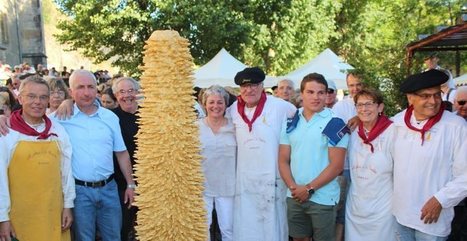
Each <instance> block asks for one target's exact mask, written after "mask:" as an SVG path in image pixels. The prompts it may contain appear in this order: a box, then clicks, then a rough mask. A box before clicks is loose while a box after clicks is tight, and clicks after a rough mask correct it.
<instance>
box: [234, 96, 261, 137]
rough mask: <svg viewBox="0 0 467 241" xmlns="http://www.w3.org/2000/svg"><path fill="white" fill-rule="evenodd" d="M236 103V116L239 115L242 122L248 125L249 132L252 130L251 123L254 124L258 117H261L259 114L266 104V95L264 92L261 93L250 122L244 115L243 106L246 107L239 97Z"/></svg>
mask: <svg viewBox="0 0 467 241" xmlns="http://www.w3.org/2000/svg"><path fill="white" fill-rule="evenodd" d="M237 101H238V103H237V111H238V114H240V116H241V117H242V119H243V121H245V123H246V124H247V125H248V129H249V131H250V132H251V129H252V128H253V122H255V120H256V119H257V118H258V116H259V115H261V112H263V108H264V103H266V93H265V92H264V91H263V93H261V98H260V99H259V103H258V105H257V106H256V110H255V113H254V114H253V118H252V119H251V121H250V120H249V119H248V117H247V116H246V114H245V105H246V103H245V101H244V100H243V99H242V97H241V96H238V97H237Z"/></svg>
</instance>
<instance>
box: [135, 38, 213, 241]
mask: <svg viewBox="0 0 467 241" xmlns="http://www.w3.org/2000/svg"><path fill="white" fill-rule="evenodd" d="M192 61H193V59H192V57H191V55H190V52H189V43H188V41H187V40H186V39H184V38H182V37H180V35H179V34H178V33H177V32H176V31H171V30H165V31H155V32H153V33H152V34H151V37H150V38H149V39H148V40H147V41H146V45H145V46H144V58H143V66H141V70H143V75H142V77H141V87H142V89H143V92H144V96H145V99H144V102H143V103H142V104H141V107H142V108H141V109H140V113H139V114H138V115H139V117H140V119H139V125H140V130H139V132H138V134H137V135H136V137H137V145H138V150H137V151H136V154H135V157H136V159H137V164H136V166H135V170H136V171H135V176H136V180H137V182H138V188H137V189H136V192H137V194H138V196H137V197H136V202H135V205H136V206H138V207H139V211H138V217H137V226H136V231H137V236H138V239H139V240H141V241H149V240H167V241H173V240H199V241H205V240H207V236H206V235H207V233H206V230H207V228H206V211H205V208H204V202H203V199H202V191H203V180H204V179H203V176H202V170H201V156H200V155H199V153H200V148H199V147H200V142H199V139H198V136H199V135H198V127H197V125H196V123H195V121H196V115H195V112H194V109H193V106H194V103H195V102H194V99H193V97H192V93H193V89H192V87H193V63H192Z"/></svg>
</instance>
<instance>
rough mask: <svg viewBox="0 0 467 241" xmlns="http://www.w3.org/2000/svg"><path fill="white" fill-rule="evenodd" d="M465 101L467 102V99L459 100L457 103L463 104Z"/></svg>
mask: <svg viewBox="0 0 467 241" xmlns="http://www.w3.org/2000/svg"><path fill="white" fill-rule="evenodd" d="M465 102H467V100H458V101H457V104H459V105H460V106H463V105H465Z"/></svg>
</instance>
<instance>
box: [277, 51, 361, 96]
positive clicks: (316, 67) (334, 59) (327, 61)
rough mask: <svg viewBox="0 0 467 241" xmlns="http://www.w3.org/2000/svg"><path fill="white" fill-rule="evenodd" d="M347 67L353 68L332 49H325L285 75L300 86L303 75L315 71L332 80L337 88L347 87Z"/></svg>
mask: <svg viewBox="0 0 467 241" xmlns="http://www.w3.org/2000/svg"><path fill="white" fill-rule="evenodd" d="M349 69H353V67H352V66H351V65H349V64H347V63H345V62H344V61H342V60H341V59H340V58H339V56H337V55H336V54H335V53H334V52H332V50H330V49H325V50H324V51H323V52H321V53H320V54H319V55H318V56H316V57H315V58H314V59H312V60H311V61H310V62H308V63H306V64H304V65H303V66H301V67H300V68H299V69H297V70H295V71H292V72H290V73H289V74H287V75H286V76H285V77H286V78H288V79H290V80H292V81H293V82H294V83H295V86H296V87H297V86H300V82H301V81H302V79H303V77H305V75H307V74H310V73H313V72H316V73H319V74H322V75H323V76H324V78H326V80H332V81H334V82H335V83H336V85H337V88H338V89H347V84H346V83H345V78H346V71H347V70H349Z"/></svg>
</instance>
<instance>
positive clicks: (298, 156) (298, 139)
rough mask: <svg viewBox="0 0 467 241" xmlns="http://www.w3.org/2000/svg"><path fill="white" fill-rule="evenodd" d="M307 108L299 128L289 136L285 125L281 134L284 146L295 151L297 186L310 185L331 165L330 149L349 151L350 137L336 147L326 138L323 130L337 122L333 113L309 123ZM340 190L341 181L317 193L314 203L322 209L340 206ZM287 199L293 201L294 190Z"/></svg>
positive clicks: (292, 162)
mask: <svg viewBox="0 0 467 241" xmlns="http://www.w3.org/2000/svg"><path fill="white" fill-rule="evenodd" d="M302 113H303V108H300V109H299V117H300V119H299V121H298V124H297V127H296V128H295V129H294V130H293V131H292V132H291V133H288V134H287V133H286V127H287V123H285V122H284V125H283V128H282V131H281V139H280V144H281V145H289V146H290V147H291V148H290V149H291V150H290V151H291V155H290V170H291V172H292V176H293V178H294V180H295V183H297V184H298V185H306V184H308V183H310V182H311V181H312V180H313V179H315V178H316V177H318V176H319V174H320V173H321V172H322V171H323V170H324V169H325V168H326V167H327V166H328V165H329V163H330V161H329V155H328V148H329V147H342V148H347V145H348V143H349V135H348V134H346V135H345V136H344V137H343V138H342V139H341V140H340V141H339V143H337V145H336V146H332V145H331V144H329V139H328V137H326V136H325V135H324V134H322V131H323V129H324V128H325V127H326V125H327V124H328V122H329V121H330V120H331V118H333V117H334V116H333V114H332V111H331V110H330V109H328V108H324V110H322V111H321V112H319V113H316V114H314V115H313V117H312V118H311V119H310V120H309V121H306V119H305V117H304V116H303V114H302ZM339 195H340V188H339V184H338V182H337V178H335V179H334V180H332V181H331V182H329V183H328V184H326V185H324V186H323V187H321V188H320V189H318V190H316V191H315V193H314V194H313V195H312V196H311V198H310V200H311V201H313V202H315V203H318V204H322V205H336V204H337V203H338V202H339ZM287 196H288V197H292V195H291V192H290V190H288V191H287Z"/></svg>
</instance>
